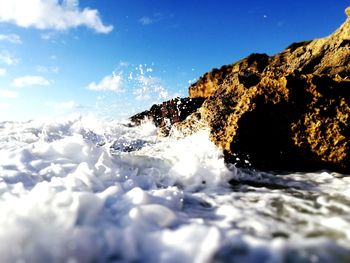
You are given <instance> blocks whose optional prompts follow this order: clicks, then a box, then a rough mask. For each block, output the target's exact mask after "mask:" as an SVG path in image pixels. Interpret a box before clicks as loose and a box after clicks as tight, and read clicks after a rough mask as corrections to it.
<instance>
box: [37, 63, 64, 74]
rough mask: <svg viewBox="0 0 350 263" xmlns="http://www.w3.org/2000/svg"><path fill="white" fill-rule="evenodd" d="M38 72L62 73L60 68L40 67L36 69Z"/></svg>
mask: <svg viewBox="0 0 350 263" xmlns="http://www.w3.org/2000/svg"><path fill="white" fill-rule="evenodd" d="M35 69H36V71H37V72H39V73H56V74H57V73H58V72H59V71H60V69H59V67H46V66H41V65H38V66H36V67H35Z"/></svg>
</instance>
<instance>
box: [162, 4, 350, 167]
mask: <svg viewBox="0 0 350 263" xmlns="http://www.w3.org/2000/svg"><path fill="white" fill-rule="evenodd" d="M349 10H350V9H349V8H348V9H347V10H346V14H347V15H348V18H347V20H346V22H345V23H344V24H343V25H341V27H340V28H339V29H337V30H336V31H335V32H334V33H333V34H331V35H330V36H328V37H325V38H321V39H315V40H313V41H305V42H301V43H294V44H292V45H290V46H289V47H287V48H286V49H285V50H284V51H282V52H280V53H278V54H276V55H274V56H271V57H269V56H267V55H265V54H252V55H250V56H248V57H247V58H245V59H242V60H240V61H238V62H236V63H234V64H232V65H226V66H223V67H221V68H220V69H214V70H212V71H210V72H208V73H206V74H204V75H203V76H202V77H201V78H200V79H199V80H198V82H196V83H194V84H193V85H191V86H190V88H189V96H190V98H193V99H195V98H196V99H200V98H203V99H205V101H204V103H203V105H202V106H201V107H199V108H198V110H197V111H196V112H194V113H192V114H191V115H190V116H188V117H187V116H186V117H187V119H186V120H185V121H179V122H177V121H174V122H172V123H176V122H177V123H176V125H175V126H176V128H177V129H179V130H184V131H186V133H188V131H196V130H198V129H202V128H203V127H206V128H209V129H210V136H211V139H212V140H213V141H214V142H215V144H216V145H217V146H219V147H220V148H222V149H223V150H224V153H225V158H226V161H227V162H230V163H235V164H236V165H237V166H253V167H254V168H257V169H261V170H278V171H280V170H282V171H289V170H294V171H296V170H297V171H309V170H318V169H332V170H336V171H341V172H345V173H349V172H350V151H349V145H350V125H349V124H350V119H349V113H350V74H349V72H350V18H349V13H350V11H349ZM183 117H184V116H183ZM183 119H184V118H183ZM160 126H161V125H160Z"/></svg>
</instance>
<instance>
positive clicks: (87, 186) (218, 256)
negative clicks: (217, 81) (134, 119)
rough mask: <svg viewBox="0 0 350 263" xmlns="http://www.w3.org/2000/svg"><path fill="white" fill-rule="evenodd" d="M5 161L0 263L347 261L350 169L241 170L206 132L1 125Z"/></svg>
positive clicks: (79, 121)
mask: <svg viewBox="0 0 350 263" xmlns="http://www.w3.org/2000/svg"><path fill="white" fill-rule="evenodd" d="M0 160H1V162H0V213H1V216H0V222H1V229H0V258H1V261H2V262H130V261H135V262H139V261H142V262H349V261H350V245H349V244H350V242H349V240H350V187H349V186H350V177H346V176H342V175H340V174H336V173H330V172H319V173H303V174H301V173H300V174H288V175H273V174H269V173H259V172H254V171H249V170H237V169H236V168H234V167H228V166H226V165H225V164H224V161H223V157H222V153H221V151H220V150H218V149H217V148H216V147H215V146H214V145H213V143H211V142H210V141H209V139H208V131H205V130H204V131H201V132H199V133H197V134H194V135H192V136H189V137H187V138H182V139H176V138H158V137H157V136H156V128H155V127H154V126H153V125H152V124H150V123H146V124H144V125H143V126H140V127H134V128H130V127H126V126H124V125H123V124H121V123H117V122H103V121H100V120H97V119H96V118H94V117H92V116H79V115H72V116H69V117H65V118H62V119H58V120H55V121H46V122H45V121H30V122H25V123H19V122H3V123H0ZM229 181H230V182H231V184H229Z"/></svg>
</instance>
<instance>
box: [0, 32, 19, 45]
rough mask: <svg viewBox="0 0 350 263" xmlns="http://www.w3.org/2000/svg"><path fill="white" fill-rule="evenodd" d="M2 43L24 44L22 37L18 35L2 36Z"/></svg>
mask: <svg viewBox="0 0 350 263" xmlns="http://www.w3.org/2000/svg"><path fill="white" fill-rule="evenodd" d="M0 41H7V42H10V43H13V44H22V40H21V37H20V36H19V35H16V34H8V35H4V34H0Z"/></svg>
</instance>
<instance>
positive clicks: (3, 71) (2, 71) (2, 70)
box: [0, 68, 7, 77]
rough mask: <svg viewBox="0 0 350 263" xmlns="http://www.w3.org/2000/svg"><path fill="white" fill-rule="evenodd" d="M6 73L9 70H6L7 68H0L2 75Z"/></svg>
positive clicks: (0, 74)
mask: <svg viewBox="0 0 350 263" xmlns="http://www.w3.org/2000/svg"><path fill="white" fill-rule="evenodd" d="M6 73H7V70H6V69H4V68H0V77H3V76H5V75H6Z"/></svg>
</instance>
